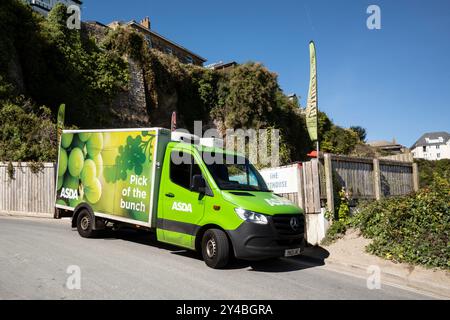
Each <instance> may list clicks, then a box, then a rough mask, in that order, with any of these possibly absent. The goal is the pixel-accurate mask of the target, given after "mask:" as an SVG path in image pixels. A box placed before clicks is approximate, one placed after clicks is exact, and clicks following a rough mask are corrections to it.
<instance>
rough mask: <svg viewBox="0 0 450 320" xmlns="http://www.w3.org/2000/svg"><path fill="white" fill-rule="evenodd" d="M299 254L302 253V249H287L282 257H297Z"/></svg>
mask: <svg viewBox="0 0 450 320" xmlns="http://www.w3.org/2000/svg"><path fill="white" fill-rule="evenodd" d="M300 253H302V248H295V249H287V250H285V251H284V256H285V257H292V256H298V255H299V254H300Z"/></svg>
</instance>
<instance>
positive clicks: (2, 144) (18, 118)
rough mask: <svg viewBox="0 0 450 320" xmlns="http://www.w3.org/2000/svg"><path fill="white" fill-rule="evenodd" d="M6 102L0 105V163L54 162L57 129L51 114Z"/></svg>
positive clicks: (23, 103)
mask: <svg viewBox="0 0 450 320" xmlns="http://www.w3.org/2000/svg"><path fill="white" fill-rule="evenodd" d="M31 110H32V109H31V106H30V105H28V104H27V103H26V102H22V103H21V106H18V105H16V104H14V103H11V102H7V103H1V104H0V161H5V162H6V161H36V162H45V161H55V160H56V157H57V147H56V145H57V143H56V125H55V124H54V123H53V122H52V121H51V119H50V117H51V112H50V110H49V109H48V108H46V107H42V108H39V109H38V110H35V111H34V112H31Z"/></svg>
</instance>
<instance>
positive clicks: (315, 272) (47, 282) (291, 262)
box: [0, 216, 439, 300]
mask: <svg viewBox="0 0 450 320" xmlns="http://www.w3.org/2000/svg"><path fill="white" fill-rule="evenodd" d="M314 252H315V255H314V256H310V255H308V254H305V255H303V256H299V257H294V258H283V259H277V260H270V261H263V262H255V263H248V262H244V261H233V262H232V263H231V265H230V267H229V268H227V269H225V270H214V269H210V268H208V267H207V266H206V265H205V264H204V262H203V261H202V260H201V259H199V257H198V256H197V255H196V254H195V253H193V252H190V251H186V250H182V249H179V248H176V247H173V246H170V245H165V244H162V243H160V242H157V241H156V239H155V237H154V236H153V235H152V234H149V233H144V232H137V231H131V230H122V231H119V232H114V233H110V234H109V235H105V236H104V237H103V238H98V239H84V238H81V237H80V236H79V235H78V233H77V231H76V230H73V229H71V227H70V220H69V219H61V220H53V219H42V218H41V219H36V218H23V217H22V218H16V217H7V216H0V299H217V300H227V299H237V300H240V299H250V300H263V299H352V300H359V299H433V298H439V297H438V296H436V295H433V294H430V293H429V292H426V291H422V290H417V289H415V288H409V287H405V286H401V285H398V284H389V283H387V282H384V280H383V277H382V278H381V281H382V282H381V288H379V289H369V288H368V286H367V277H368V274H367V273H366V274H363V273H361V274H360V273H358V272H352V269H348V268H347V269H346V270H337V268H333V267H331V266H329V264H328V262H327V261H328V260H329V257H330V255H329V253H327V250H326V249H317V248H316V249H314ZM78 275H79V276H80V277H79V278H78V277H77V276H78ZM78 280H79V281H78ZM78 285H79V286H78Z"/></svg>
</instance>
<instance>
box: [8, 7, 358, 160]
mask: <svg viewBox="0 0 450 320" xmlns="http://www.w3.org/2000/svg"><path fill="white" fill-rule="evenodd" d="M67 18H68V15H67V13H66V8H65V6H64V5H62V4H58V5H56V6H55V7H54V9H53V10H52V11H51V12H50V14H49V16H48V18H44V17H42V16H41V15H39V14H37V13H34V12H33V11H32V10H31V9H30V7H29V6H27V5H25V4H24V3H23V2H21V1H18V0H2V1H1V2H0V49H1V52H2V55H1V56H0V77H1V78H0V101H1V108H2V110H3V109H4V108H5V107H6V106H8V108H7V110H8V112H12V111H11V110H10V109H11V108H12V106H15V108H13V109H14V111H13V112H16V113H17V115H18V116H19V117H21V116H22V115H21V111H20V110H19V109H22V110H24V111H25V113H30V114H29V116H30V117H37V118H36V119H41V117H42V116H43V114H46V116H45V117H48V119H51V120H52V122H55V120H56V113H57V109H58V106H59V105H60V104H62V103H64V104H66V106H67V108H66V110H67V114H66V124H67V125H75V126H78V127H81V128H111V127H116V124H115V122H114V119H115V113H114V112H115V111H113V110H112V108H111V102H112V101H113V100H114V99H116V98H117V97H118V95H119V94H120V93H123V92H124V91H126V90H129V89H130V88H129V85H130V84H129V78H130V75H129V65H128V63H127V60H126V58H130V59H132V60H134V61H137V62H138V64H139V65H140V67H141V68H142V70H143V74H144V79H145V91H146V92H145V95H146V101H147V105H146V106H145V111H146V112H147V115H148V116H149V119H150V123H149V124H148V125H149V126H150V125H151V126H163V127H168V126H169V125H170V115H171V113H172V111H177V113H178V127H180V128H186V129H188V130H190V131H193V129H194V128H193V124H194V121H195V120H201V121H202V122H203V130H206V129H209V128H212V127H217V128H218V129H219V131H220V132H222V133H223V132H224V131H225V129H236V128H253V129H260V128H268V129H271V130H273V129H278V130H280V138H281V145H280V154H281V159H282V162H283V163H288V162H292V161H299V160H304V159H305V158H306V154H307V153H308V152H309V151H310V150H311V149H312V148H313V146H312V143H311V141H310V140H309V137H308V134H307V131H306V126H305V120H304V116H303V115H302V114H301V112H300V109H299V107H298V104H297V103H296V102H295V101H291V100H290V99H288V97H287V96H286V95H284V94H283V92H282V91H281V89H280V87H279V85H278V79H277V76H276V75H275V74H274V73H272V72H270V71H269V70H267V69H266V68H265V67H264V66H263V65H261V64H258V63H246V64H243V65H240V66H238V67H235V68H234V69H233V70H231V71H230V72H220V71H214V70H209V69H206V68H202V67H198V66H194V65H186V64H182V63H180V62H179V61H178V60H177V59H176V58H174V57H172V56H169V55H166V54H163V53H161V52H159V51H156V50H154V49H151V48H149V47H148V45H147V42H146V41H145V40H144V38H143V37H142V35H140V34H138V33H136V32H133V31H131V30H129V29H125V28H118V29H117V30H114V31H113V30H111V31H109V32H107V35H106V36H105V37H103V38H101V37H100V38H98V37H91V35H89V34H88V32H87V29H86V28H84V29H83V28H82V30H81V31H80V30H70V29H68V28H67V26H66V21H67ZM20 96H24V97H26V98H25V99H24V100H26V101H28V102H27V104H28V105H29V106H31V107H30V108H28V109H26V108H25V106H24V105H22V104H23V101H24V100H20V99H18V97H20ZM39 106H48V109H49V110H50V111H51V115H50V113H49V112H47V111H45V112H42V110H48V109H42V108H40V107H39ZM17 108H19V109H17ZM136 117H139V115H136ZM321 117H322V118H323V119H322V120H323V121H322V122H323V123H321V134H322V136H323V137H324V141H323V143H322V144H323V150H325V151H329V152H336V153H346V152H349V150H351V149H352V148H353V146H354V144H355V143H356V141H359V140H358V139H356V138H355V137H356V136H355V135H356V133H355V132H354V131H350V130H346V129H342V128H340V127H337V126H335V125H334V124H333V123H332V122H331V121H330V120H329V119H328V117H326V115H325V114H324V113H321ZM33 119H35V118H33ZM46 119H47V118H46ZM30 121H31V122H33V121H34V120H30ZM44 122H45V121H44ZM17 125H19V124H17ZM130 125H132V124H130ZM1 129H2V128H0V130H1ZM18 129H19V128H18ZM22 129H24V130H27V127H23V128H22ZM18 131H20V130H18ZM5 137H7V136H3V138H2V139H6V138H5ZM8 137H9V136H8ZM52 137H53V136H52ZM44 138H45V137H44ZM8 139H9V138H8ZM19 140H20V139H19ZM25 140H26V139H25ZM6 142H7V140H2V143H3V146H5V147H7V146H8V144H7V143H6ZM24 145H26V143H24ZM44 145H45V146H48V147H50V146H52V145H54V141H48V143H47V144H44ZM14 148H18V149H21V147H17V146H14ZM43 148H44V147H43ZM9 151H11V152H12V151H14V150H9ZM9 151H8V152H5V153H4V154H9V155H11V154H13V153H10V152H9ZM40 152H41V153H42V155H41V156H40V155H38V154H37V153H36V152H34V151H33V152H32V153H31V154H32V156H28V155H23V156H22V158H23V159H30V160H32V159H33V158H34V159H36V160H38V159H47V160H52V159H53V160H54V157H55V156H54V153H52V152H50V151H49V150H43V149H42V150H41V151H40ZM11 157H12V158H14V159H18V158H20V157H17V156H16V155H14V156H12V155H11Z"/></svg>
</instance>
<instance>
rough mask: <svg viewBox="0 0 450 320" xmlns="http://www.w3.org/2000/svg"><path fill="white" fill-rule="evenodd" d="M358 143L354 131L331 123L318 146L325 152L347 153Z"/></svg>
mask: <svg viewBox="0 0 450 320" xmlns="http://www.w3.org/2000/svg"><path fill="white" fill-rule="evenodd" d="M358 143H359V137H358V134H357V133H356V132H354V131H353V130H350V129H344V128H341V127H339V126H335V125H333V126H332V127H331V129H330V130H329V131H327V132H325V133H324V135H323V137H322V140H321V142H320V148H321V149H322V150H323V151H325V152H331V153H336V154H349V153H350V152H351V151H352V150H353V149H354V148H355V146H356V145H357V144H358Z"/></svg>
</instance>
